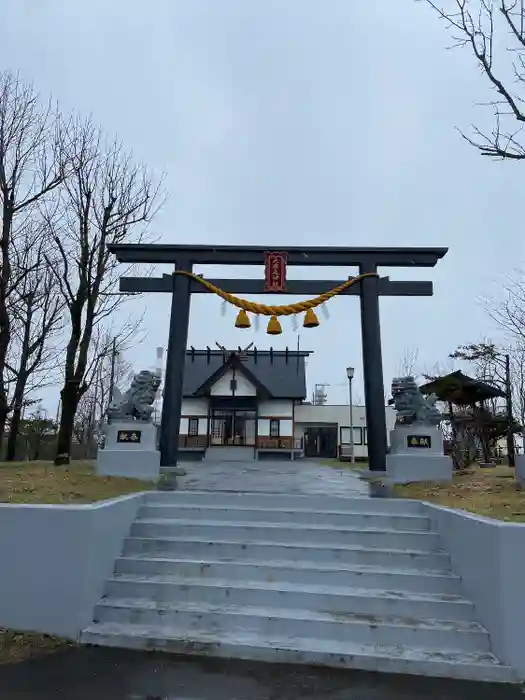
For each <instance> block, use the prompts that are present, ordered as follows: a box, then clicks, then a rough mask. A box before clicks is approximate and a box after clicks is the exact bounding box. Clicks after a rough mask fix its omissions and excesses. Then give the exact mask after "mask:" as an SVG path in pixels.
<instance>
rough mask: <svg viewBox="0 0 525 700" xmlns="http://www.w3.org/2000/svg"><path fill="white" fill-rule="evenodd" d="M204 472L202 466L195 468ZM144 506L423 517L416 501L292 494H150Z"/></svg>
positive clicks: (209, 492)
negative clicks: (181, 504) (237, 508)
mask: <svg viewBox="0 0 525 700" xmlns="http://www.w3.org/2000/svg"><path fill="white" fill-rule="evenodd" d="M196 468H197V469H201V468H202V469H205V468H206V467H204V466H203V467H196ZM145 503H147V504H148V505H149V504H153V503H159V504H165V505H177V504H179V503H187V504H191V505H194V506H198V505H210V506H223V505H225V506H231V507H244V508H270V509H272V508H280V509H283V508H284V509H288V510H297V509H299V510H309V511H313V512H316V511H342V512H345V511H350V512H354V513H355V512H366V513H399V514H408V515H410V514H423V515H424V513H425V510H424V506H422V505H421V503H420V502H419V501H416V500H412V499H401V498H399V499H398V498H385V499H383V498H366V497H352V496H348V497H344V496H323V495H312V496H305V495H299V494H297V495H294V494H279V493H239V492H228V491H183V490H180V491H150V492H149V493H147V494H146V496H145Z"/></svg>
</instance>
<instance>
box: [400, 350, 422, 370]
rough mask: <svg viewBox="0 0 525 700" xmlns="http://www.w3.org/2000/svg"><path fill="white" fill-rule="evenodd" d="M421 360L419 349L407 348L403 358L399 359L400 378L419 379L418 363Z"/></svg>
mask: <svg viewBox="0 0 525 700" xmlns="http://www.w3.org/2000/svg"><path fill="white" fill-rule="evenodd" d="M418 359H419V350H418V349H417V348H410V347H406V348H405V349H404V350H403V354H402V356H401V357H400V358H399V363H398V366H397V372H398V375H399V376H400V377H409V376H413V377H416V378H417V377H418V376H419V372H418V371H417V363H418Z"/></svg>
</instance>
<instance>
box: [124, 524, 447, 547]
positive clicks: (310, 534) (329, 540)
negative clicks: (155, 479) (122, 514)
mask: <svg viewBox="0 0 525 700" xmlns="http://www.w3.org/2000/svg"><path fill="white" fill-rule="evenodd" d="M130 534H131V536H132V537H205V536H206V535H207V536H208V537H209V538H210V539H214V538H217V539H221V540H232V541H235V540H237V541H240V542H250V541H258V540H265V541H268V542H285V543H297V544H301V543H304V542H309V543H312V544H314V543H317V544H326V545H328V544H330V545H332V546H333V545H339V544H346V545H348V544H361V545H363V546H367V547H387V548H388V547H392V548H398V549H401V548H403V547H407V548H409V549H419V550H425V551H431V550H435V549H437V548H438V545H439V539H438V535H437V534H436V533H434V532H428V531H422V532H418V531H413V530H409V531H404V530H389V529H386V530H381V529H379V528H364V527H354V528H351V527H345V528H342V527H340V528H337V529H336V530H334V528H333V527H330V526H328V525H313V524H309V525H302V524H297V523H288V524H287V525H286V527H284V526H283V525H281V524H279V523H275V524H274V523H265V524H259V525H257V524H251V523H249V522H243V521H241V522H221V521H220V520H219V521H217V520H200V521H195V520H187V519H184V518H177V519H175V518H170V519H162V518H147V519H146V518H137V520H135V522H134V523H133V524H132V526H131V533H130Z"/></svg>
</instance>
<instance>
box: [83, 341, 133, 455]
mask: <svg viewBox="0 0 525 700" xmlns="http://www.w3.org/2000/svg"><path fill="white" fill-rule="evenodd" d="M116 340H117V342H116V343H113V341H112V340H111V338H110V337H106V338H105V339H104V342H103V347H105V348H107V349H109V353H108V354H107V355H105V356H104V355H100V354H98V353H95V354H96V357H97V362H96V363H95V364H93V367H92V370H91V376H92V380H91V381H90V382H89V388H88V390H87V391H86V393H85V394H84V395H83V396H82V398H81V399H80V401H79V404H78V409H77V414H76V416H75V422H74V426H73V434H74V437H75V439H76V440H77V442H78V443H79V444H81V445H84V446H85V449H86V456H88V453H89V452H90V450H91V448H92V446H93V445H94V443H95V442H96V441H97V440H98V438H100V434H101V433H102V425H103V423H104V418H105V416H106V412H107V409H108V406H109V401H110V393H111V389H112V382H113V384H114V386H120V387H122V386H124V385H125V384H127V383H128V382H129V381H130V380H131V377H132V375H133V369H132V364H131V362H129V361H128V360H127V359H126V357H125V355H124V351H123V347H124V345H125V343H124V342H123V341H124V339H122V338H121V339H116ZM113 350H115V354H114V355H113Z"/></svg>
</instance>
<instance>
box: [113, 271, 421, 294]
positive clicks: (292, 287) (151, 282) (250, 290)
mask: <svg viewBox="0 0 525 700" xmlns="http://www.w3.org/2000/svg"><path fill="white" fill-rule="evenodd" d="M208 282H211V283H212V284H214V285H215V286H216V287H220V289H222V290H224V291H225V292H228V293H230V294H238V295H244V294H267V292H265V291H264V280H257V279H251V280H250V279H244V280H242V279H210V280H208ZM340 284H341V280H287V282H286V292H281V293H280V295H281V294H293V295H294V296H295V295H297V296H303V295H305V296H316V295H318V294H321V293H322V292H325V291H326V290H327V289H332V288H333V287H337V286H338V285H340ZM172 290H173V278H172V275H163V276H162V277H121V278H120V291H121V292H124V293H127V294H138V293H144V294H148V293H154V292H166V293H169V292H171V291H172ZM191 292H192V293H193V294H203V293H204V294H209V293H210V292H209V290H208V289H206V287H204V286H203V285H202V284H199V283H198V282H196V281H194V280H192V281H191ZM359 292H360V283H357V284H356V285H354V286H352V287H349V288H348V289H345V290H344V291H343V292H342V294H343V295H352V296H359ZM378 292H379V294H380V295H381V296H388V297H431V296H432V294H433V285H432V282H423V281H421V282H397V281H395V282H394V281H391V280H390V278H389V277H380V278H379V289H378Z"/></svg>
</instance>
